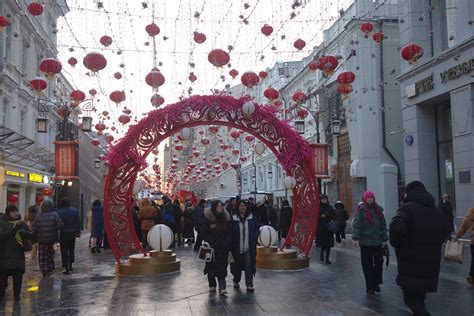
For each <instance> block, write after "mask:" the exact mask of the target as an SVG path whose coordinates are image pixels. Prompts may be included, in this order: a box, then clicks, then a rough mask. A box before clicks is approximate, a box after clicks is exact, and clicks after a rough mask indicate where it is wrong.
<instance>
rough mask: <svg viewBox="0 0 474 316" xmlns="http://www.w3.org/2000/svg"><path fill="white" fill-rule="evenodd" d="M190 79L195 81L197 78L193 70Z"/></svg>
mask: <svg viewBox="0 0 474 316" xmlns="http://www.w3.org/2000/svg"><path fill="white" fill-rule="evenodd" d="M188 79H189V81H191V82H194V81H196V80H197V77H196V75H195V74H194V72H191V73H190V74H189V76H188Z"/></svg>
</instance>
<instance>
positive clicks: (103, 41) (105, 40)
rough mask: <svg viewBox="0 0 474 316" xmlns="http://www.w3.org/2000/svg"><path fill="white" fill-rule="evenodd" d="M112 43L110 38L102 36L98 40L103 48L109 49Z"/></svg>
mask: <svg viewBox="0 0 474 316" xmlns="http://www.w3.org/2000/svg"><path fill="white" fill-rule="evenodd" d="M112 42H113V41H112V37H110V36H108V35H104V36H102V37H101V38H100V43H101V44H102V45H104V46H105V47H109V46H110V45H112Z"/></svg>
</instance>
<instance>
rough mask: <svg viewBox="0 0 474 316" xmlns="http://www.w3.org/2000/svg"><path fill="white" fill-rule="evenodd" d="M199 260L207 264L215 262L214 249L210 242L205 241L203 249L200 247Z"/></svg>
mask: <svg viewBox="0 0 474 316" xmlns="http://www.w3.org/2000/svg"><path fill="white" fill-rule="evenodd" d="M198 258H199V259H201V260H204V261H206V262H211V261H213V260H214V248H212V247H211V245H209V243H208V242H206V241H203V242H202V244H201V247H199V253H198Z"/></svg>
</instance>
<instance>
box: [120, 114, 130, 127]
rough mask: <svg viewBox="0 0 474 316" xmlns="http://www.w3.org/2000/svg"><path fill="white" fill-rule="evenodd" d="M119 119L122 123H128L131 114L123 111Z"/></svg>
mask: <svg viewBox="0 0 474 316" xmlns="http://www.w3.org/2000/svg"><path fill="white" fill-rule="evenodd" d="M118 121H119V122H120V123H122V124H127V123H128V122H130V116H128V115H127V114H125V113H123V114H121V115H120V116H119V118H118Z"/></svg>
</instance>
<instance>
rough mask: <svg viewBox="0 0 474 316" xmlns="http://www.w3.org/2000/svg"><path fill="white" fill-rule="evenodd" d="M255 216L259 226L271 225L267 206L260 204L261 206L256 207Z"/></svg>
mask: <svg viewBox="0 0 474 316" xmlns="http://www.w3.org/2000/svg"><path fill="white" fill-rule="evenodd" d="M253 215H254V216H255V219H256V220H257V224H258V226H260V227H261V226H264V225H269V220H268V216H267V207H266V205H265V204H260V205H259V206H257V207H255V209H254V213H253Z"/></svg>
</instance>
